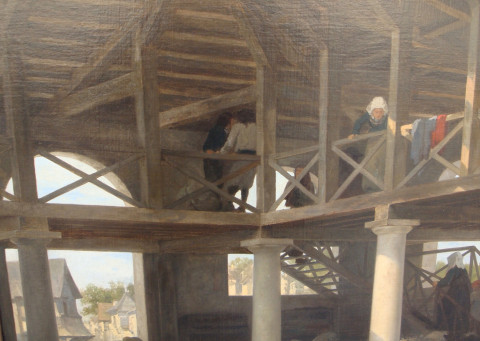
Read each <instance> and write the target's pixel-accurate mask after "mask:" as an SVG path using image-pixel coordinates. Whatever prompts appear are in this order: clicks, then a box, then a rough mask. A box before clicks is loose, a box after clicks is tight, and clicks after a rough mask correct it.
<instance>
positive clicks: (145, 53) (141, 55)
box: [133, 30, 163, 208]
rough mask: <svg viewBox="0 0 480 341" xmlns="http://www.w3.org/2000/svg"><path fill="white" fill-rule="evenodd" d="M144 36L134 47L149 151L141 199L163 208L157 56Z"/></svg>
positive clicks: (141, 126)
mask: <svg viewBox="0 0 480 341" xmlns="http://www.w3.org/2000/svg"><path fill="white" fill-rule="evenodd" d="M140 37H141V31H140V30H138V31H137V33H136V39H135V43H134V47H133V66H134V75H133V79H134V83H135V112H136V117H137V131H138V143H139V145H140V146H141V147H142V148H144V150H145V159H144V161H143V162H141V164H140V165H141V166H140V169H141V173H140V186H141V189H140V190H141V199H142V202H143V203H145V204H146V206H147V207H150V208H161V207H162V201H163V200H162V187H161V185H162V172H161V166H160V161H161V153H160V152H161V150H160V143H159V142H160V137H159V134H160V132H159V117H158V112H159V97H158V84H157V56H156V50H155V49H154V48H153V47H152V46H143V44H142V39H141V38H140Z"/></svg>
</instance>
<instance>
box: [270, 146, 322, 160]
mask: <svg viewBox="0 0 480 341" xmlns="http://www.w3.org/2000/svg"><path fill="white" fill-rule="evenodd" d="M315 151H318V146H317V145H314V146H310V147H303V148H299V149H294V150H289V151H286V152H281V153H276V154H275V156H274V159H275V160H280V159H286V158H289V157H292V156H297V155H302V154H308V153H312V152H315Z"/></svg>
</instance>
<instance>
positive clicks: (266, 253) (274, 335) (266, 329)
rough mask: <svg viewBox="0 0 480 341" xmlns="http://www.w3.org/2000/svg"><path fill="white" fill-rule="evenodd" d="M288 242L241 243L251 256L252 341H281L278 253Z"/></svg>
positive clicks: (259, 241)
mask: <svg viewBox="0 0 480 341" xmlns="http://www.w3.org/2000/svg"><path fill="white" fill-rule="evenodd" d="M292 243H293V241H292V240H291V239H273V238H272V239H271V238H259V239H251V240H245V241H243V242H242V243H241V245H242V246H243V247H246V248H247V249H249V250H250V251H252V252H253V254H254V261H253V313H252V341H281V330H282V318H281V314H282V309H281V295H280V252H281V251H282V250H283V249H285V247H287V246H288V245H291V244H292Z"/></svg>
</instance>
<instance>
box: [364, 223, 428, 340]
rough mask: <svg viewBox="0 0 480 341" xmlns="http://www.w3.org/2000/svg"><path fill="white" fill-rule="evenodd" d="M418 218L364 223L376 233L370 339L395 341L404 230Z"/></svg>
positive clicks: (403, 263) (399, 318) (410, 227)
mask: <svg viewBox="0 0 480 341" xmlns="http://www.w3.org/2000/svg"><path fill="white" fill-rule="evenodd" d="M417 225H419V221H418V220H405V219H383V220H376V221H372V222H368V223H366V224H365V227H366V228H370V229H372V231H373V233H375V234H376V235H377V253H376V260H375V276H374V281H373V297H372V312H371V318H370V335H369V340H370V341H398V340H400V327H401V319H402V297H403V273H404V266H405V246H406V239H407V233H408V232H410V231H411V230H412V227H413V226H417Z"/></svg>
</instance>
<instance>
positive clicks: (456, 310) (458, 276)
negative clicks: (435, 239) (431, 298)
mask: <svg viewBox="0 0 480 341" xmlns="http://www.w3.org/2000/svg"><path fill="white" fill-rule="evenodd" d="M447 260H448V267H447V269H448V271H447V274H446V275H445V277H444V278H442V279H441V280H440V281H439V282H438V283H437V284H436V302H437V306H436V315H437V327H438V328H439V329H442V330H445V329H446V330H447V331H448V334H447V335H445V338H446V339H447V340H460V339H461V338H462V336H463V335H465V333H467V332H468V331H469V327H470V292H471V290H472V288H471V285H470V278H469V277H468V273H467V270H465V265H464V264H463V257H462V254H461V253H460V252H454V253H452V254H451V255H450V256H448V258H447ZM434 285H435V284H434Z"/></svg>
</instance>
